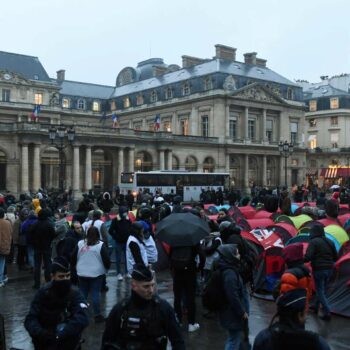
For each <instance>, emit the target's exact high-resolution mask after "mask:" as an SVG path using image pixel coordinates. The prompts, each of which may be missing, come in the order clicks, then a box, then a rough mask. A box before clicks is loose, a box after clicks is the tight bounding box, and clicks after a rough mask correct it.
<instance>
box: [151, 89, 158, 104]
mask: <svg viewBox="0 0 350 350" xmlns="http://www.w3.org/2000/svg"><path fill="white" fill-rule="evenodd" d="M157 100H158V95H157V91H155V90H153V91H152V92H151V102H153V103H154V102H157Z"/></svg>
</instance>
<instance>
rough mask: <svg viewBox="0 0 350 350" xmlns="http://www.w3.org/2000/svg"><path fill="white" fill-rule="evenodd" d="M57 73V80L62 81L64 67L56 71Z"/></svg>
mask: <svg viewBox="0 0 350 350" xmlns="http://www.w3.org/2000/svg"><path fill="white" fill-rule="evenodd" d="M56 74H57V80H58V81H64V80H65V75H66V71H65V70H64V69H60V70H58V71H57V72H56Z"/></svg>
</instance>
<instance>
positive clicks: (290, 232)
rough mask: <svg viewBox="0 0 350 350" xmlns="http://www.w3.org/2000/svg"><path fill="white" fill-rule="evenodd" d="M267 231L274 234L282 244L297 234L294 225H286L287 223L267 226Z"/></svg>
mask: <svg viewBox="0 0 350 350" xmlns="http://www.w3.org/2000/svg"><path fill="white" fill-rule="evenodd" d="M267 229H268V230H272V231H273V232H275V233H276V234H277V235H278V236H279V237H280V238H281V239H282V241H283V243H284V244H285V243H287V242H288V241H289V240H290V239H291V238H293V237H295V236H296V234H297V233H298V231H297V229H296V228H295V227H294V225H291V224H288V223H287V222H279V223H277V224H274V225H271V226H269V227H268V228H267Z"/></svg>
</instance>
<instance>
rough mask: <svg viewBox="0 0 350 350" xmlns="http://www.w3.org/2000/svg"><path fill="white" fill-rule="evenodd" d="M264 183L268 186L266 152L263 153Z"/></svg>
mask: <svg viewBox="0 0 350 350" xmlns="http://www.w3.org/2000/svg"><path fill="white" fill-rule="evenodd" d="M262 162H263V164H262V185H263V186H266V185H267V159H266V154H264V155H263V159H262Z"/></svg>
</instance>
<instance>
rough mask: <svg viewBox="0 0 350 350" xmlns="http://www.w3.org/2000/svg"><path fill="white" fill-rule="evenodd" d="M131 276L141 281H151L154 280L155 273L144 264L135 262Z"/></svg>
mask: <svg viewBox="0 0 350 350" xmlns="http://www.w3.org/2000/svg"><path fill="white" fill-rule="evenodd" d="M131 277H132V279H133V280H135V281H139V282H151V281H152V280H153V275H152V272H151V271H150V269H148V268H147V267H146V266H144V265H142V264H135V265H134V269H133V271H132V274H131Z"/></svg>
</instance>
